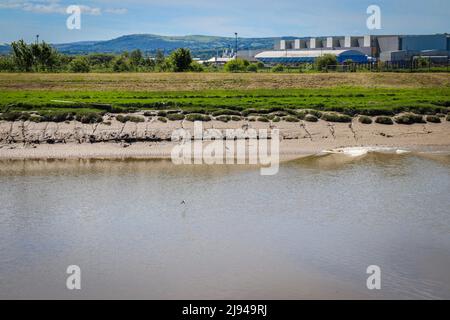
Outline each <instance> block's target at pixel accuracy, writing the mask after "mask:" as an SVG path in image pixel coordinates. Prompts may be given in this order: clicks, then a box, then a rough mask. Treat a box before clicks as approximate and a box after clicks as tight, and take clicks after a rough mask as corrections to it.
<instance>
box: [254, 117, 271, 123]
mask: <svg viewBox="0 0 450 320" xmlns="http://www.w3.org/2000/svg"><path fill="white" fill-rule="evenodd" d="M257 120H258V121H259V122H269V121H270V120H269V119H267V117H259V118H258V119H257Z"/></svg>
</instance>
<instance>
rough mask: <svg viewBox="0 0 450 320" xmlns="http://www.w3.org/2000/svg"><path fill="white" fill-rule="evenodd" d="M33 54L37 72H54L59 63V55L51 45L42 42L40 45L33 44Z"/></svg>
mask: <svg viewBox="0 0 450 320" xmlns="http://www.w3.org/2000/svg"><path fill="white" fill-rule="evenodd" d="M31 52H32V53H33V57H34V65H35V68H36V71H41V70H47V71H53V70H54V68H55V65H56V64H57V61H58V56H59V55H58V53H57V51H56V50H55V49H53V47H51V46H50V45H49V44H47V43H45V42H42V43H40V44H37V43H35V44H31Z"/></svg>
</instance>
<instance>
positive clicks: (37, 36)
mask: <svg viewBox="0 0 450 320" xmlns="http://www.w3.org/2000/svg"><path fill="white" fill-rule="evenodd" d="M36 44H39V35H38V34H37V35H36Z"/></svg>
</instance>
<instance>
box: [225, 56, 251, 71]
mask: <svg viewBox="0 0 450 320" xmlns="http://www.w3.org/2000/svg"><path fill="white" fill-rule="evenodd" d="M248 65H249V62H248V61H247V60H243V59H239V58H237V59H233V60H230V61H228V62H227V63H225V66H224V70H225V71H226V72H242V71H246V70H247V66H248Z"/></svg>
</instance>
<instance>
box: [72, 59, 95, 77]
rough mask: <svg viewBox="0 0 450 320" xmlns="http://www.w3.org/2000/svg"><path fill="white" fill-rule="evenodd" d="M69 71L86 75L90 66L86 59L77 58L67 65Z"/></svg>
mask: <svg viewBox="0 0 450 320" xmlns="http://www.w3.org/2000/svg"><path fill="white" fill-rule="evenodd" d="M69 69H70V71H72V72H76V73H87V72H89V71H91V66H90V65H89V61H88V59H87V58H86V57H77V58H75V59H74V60H72V62H71V63H70V64H69Z"/></svg>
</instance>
